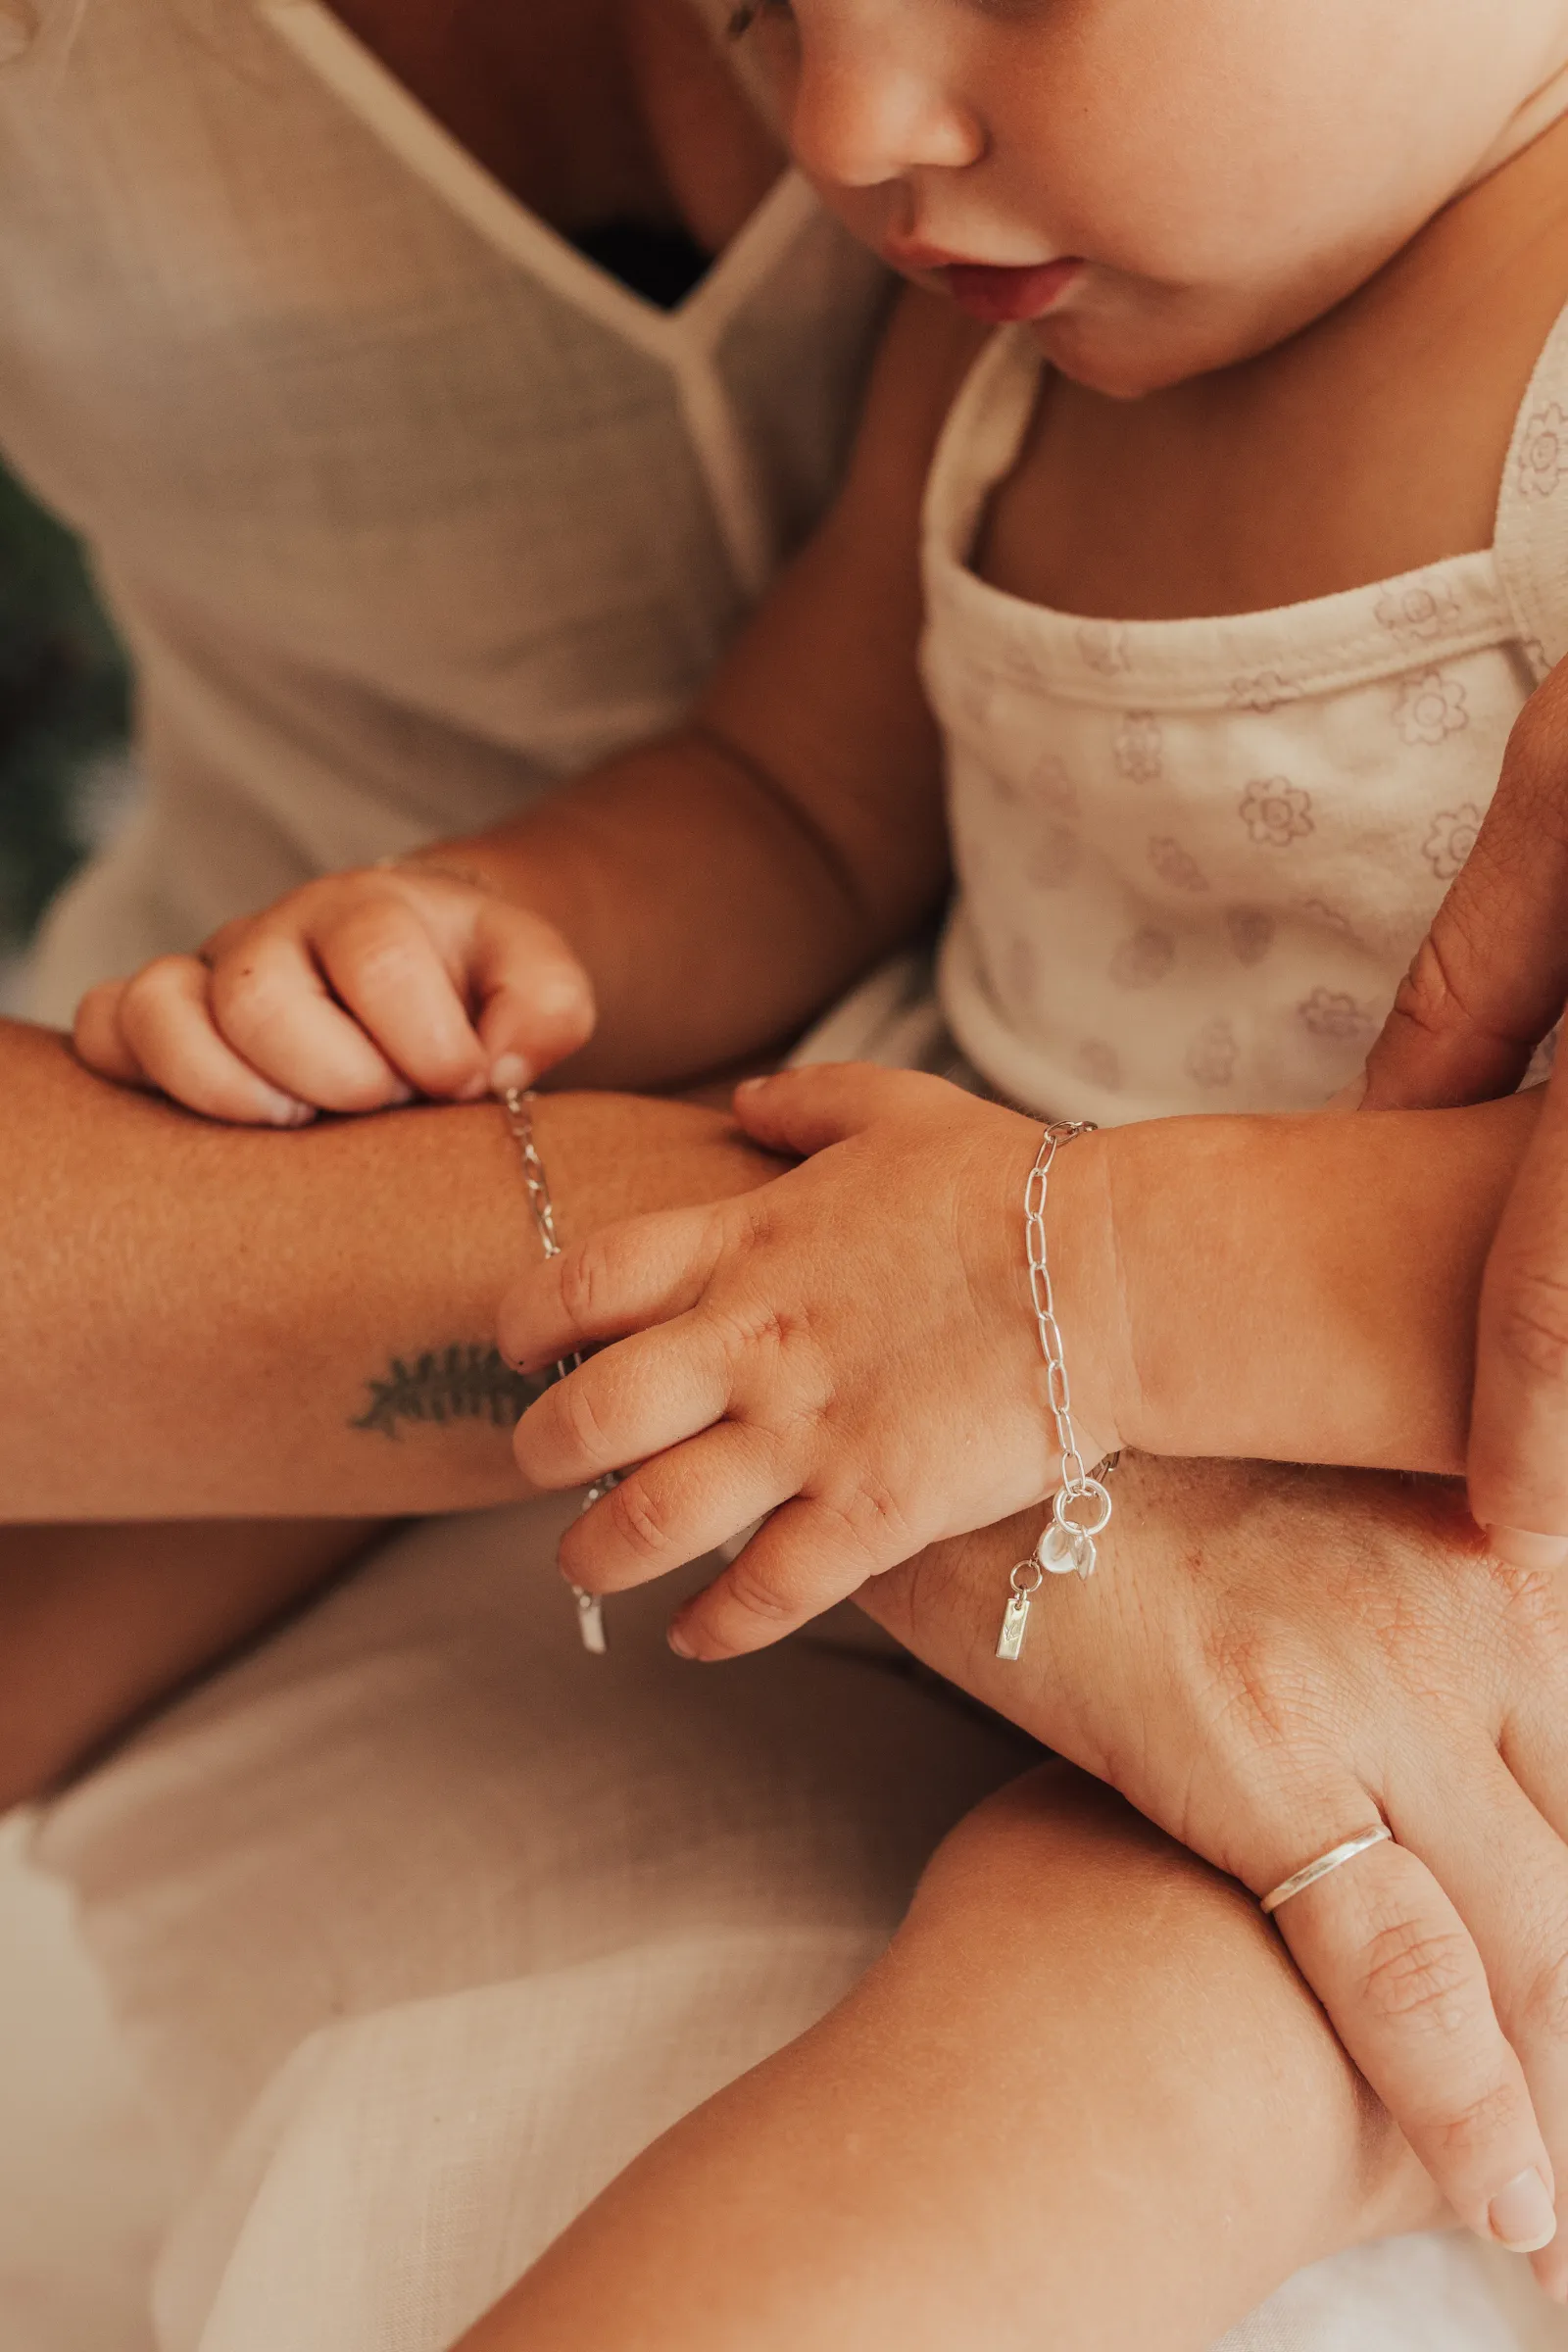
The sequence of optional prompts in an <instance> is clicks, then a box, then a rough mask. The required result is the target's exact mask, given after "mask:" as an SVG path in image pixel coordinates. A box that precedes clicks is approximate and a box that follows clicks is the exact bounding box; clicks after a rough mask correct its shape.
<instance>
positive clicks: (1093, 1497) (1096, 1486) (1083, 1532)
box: [1051, 1478, 1113, 1536]
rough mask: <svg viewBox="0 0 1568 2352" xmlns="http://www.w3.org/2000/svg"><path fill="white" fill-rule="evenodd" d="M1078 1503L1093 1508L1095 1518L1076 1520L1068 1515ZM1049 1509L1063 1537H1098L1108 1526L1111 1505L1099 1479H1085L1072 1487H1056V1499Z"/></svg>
mask: <svg viewBox="0 0 1568 2352" xmlns="http://www.w3.org/2000/svg"><path fill="white" fill-rule="evenodd" d="M1080 1502H1087V1503H1091V1504H1092V1505H1093V1506H1094V1512H1095V1516H1094V1518H1093V1519H1076V1518H1073V1517H1072V1516H1071V1515H1070V1514H1071V1513H1072V1510H1073V1507H1074V1505H1075V1504H1077V1503H1080ZM1051 1508H1052V1515H1053V1516H1054V1519H1055V1522H1056V1525H1057V1526H1058V1527H1059V1528H1060V1529H1061V1531H1062V1534H1063V1535H1069V1536H1098V1535H1103V1532H1104V1530H1105V1529H1106V1528H1107V1527H1108V1526H1109V1525H1110V1514H1111V1510H1112V1508H1113V1505H1112V1503H1111V1499H1110V1496H1109V1495H1107V1494H1106V1492H1105V1490H1104V1488H1103V1486H1102V1485H1101V1483H1100V1481H1099V1479H1098V1478H1086V1479H1084V1480H1082V1481H1081V1482H1080V1483H1079V1484H1078V1485H1076V1486H1073V1487H1058V1488H1057V1489H1056V1499H1055V1501H1054V1503H1053V1504H1052V1506H1051Z"/></svg>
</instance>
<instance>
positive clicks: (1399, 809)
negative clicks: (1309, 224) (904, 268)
mask: <svg viewBox="0 0 1568 2352" xmlns="http://www.w3.org/2000/svg"><path fill="white" fill-rule="evenodd" d="M1042 365H1043V362H1042V360H1041V357H1040V354H1039V351H1038V348H1037V347H1036V346H1035V345H1034V344H1033V343H1032V342H1031V341H1030V339H1029V338H1028V336H1027V334H1025V333H1024V332H1023V331H1022V330H1018V331H1009V332H1006V333H1004V334H1002V335H999V336H998V337H996V338H995V339H994V340H993V341H992V342H991V343H990V344H989V345H988V346H987V348H986V350H985V351H984V352H983V353H982V355H981V358H980V360H979V362H978V363H977V365H976V367H975V369H974V371H973V373H972V374H971V376H970V379H969V382H968V384H967V386H966V387H965V389H964V391H963V393H962V395H961V396H960V398H959V400H958V403H957V405H956V409H955V411H954V414H953V417H952V418H951V420H950V423H949V425H948V429H947V432H946V435H945V437H944V440H943V443H942V447H941V451H940V453H939V456H938V459H937V463H936V466H935V469H934V472H933V477H932V482H931V487H930V493H929V498H928V503H927V520H926V579H927V586H928V624H927V635H926V643H925V675H926V679H927V683H928V686H929V690H930V693H931V696H932V700H933V702H934V704H935V706H936V709H937V711H938V713H939V715H940V716H941V718H942V721H943V725H944V728H945V731H946V734H947V739H948V745H949V761H950V795H951V803H952V814H953V828H954V840H955V852H956V860H957V866H958V871H959V876H960V880H961V892H960V896H959V898H958V901H957V903H956V907H955V910H954V914H953V919H952V923H951V925H950V928H949V932H948V936H947V939H946V942H945V945H944V950H943V955H942V961H941V990H942V1001H943V1005H944V1007H945V1009H946V1012H947V1015H948V1019H949V1021H950V1023H951V1025H952V1028H953V1031H954V1034H955V1035H956V1038H957V1039H958V1041H959V1043H960V1044H961V1045H962V1047H963V1049H964V1051H965V1052H966V1053H967V1054H968V1055H969V1056H970V1058H971V1059H972V1060H973V1061H974V1063H975V1064H976V1066H977V1067H978V1068H979V1069H980V1070H981V1071H982V1072H983V1073H984V1074H985V1076H986V1077H987V1078H988V1079H989V1080H990V1081H991V1083H992V1084H993V1085H995V1086H996V1087H997V1088H998V1089H1000V1091H1001V1092H1003V1093H1004V1094H1005V1095H1006V1096H1008V1097H1009V1098H1010V1099H1011V1100H1013V1101H1014V1102H1017V1103H1027V1104H1030V1105H1032V1106H1034V1107H1036V1108H1039V1109H1042V1110H1046V1109H1050V1110H1052V1111H1054V1113H1055V1114H1056V1115H1058V1116H1062V1117H1067V1116H1071V1117H1074V1118H1093V1119H1098V1120H1100V1121H1101V1122H1102V1123H1103V1124H1105V1125H1113V1124H1116V1123H1117V1122H1119V1121H1122V1120H1126V1119H1135V1118H1153V1117H1159V1116H1162V1115H1164V1114H1166V1113H1170V1112H1175V1111H1186V1110H1296V1109H1307V1108H1311V1107H1312V1106H1313V1105H1315V1104H1317V1103H1321V1102H1323V1101H1325V1100H1326V1098H1327V1097H1328V1096H1329V1095H1331V1094H1333V1093H1334V1092H1335V1091H1336V1090H1337V1089H1338V1088H1339V1087H1340V1086H1342V1085H1343V1084H1344V1083H1345V1081H1346V1080H1347V1079H1348V1077H1350V1076H1351V1075H1352V1073H1353V1072H1354V1071H1355V1070H1356V1069H1357V1068H1359V1066H1360V1063H1361V1061H1362V1059H1363V1057H1364V1055H1365V1053H1366V1049H1367V1047H1368V1046H1369V1045H1370V1043H1371V1041H1372V1039H1373V1038H1374V1037H1375V1036H1376V1034H1377V1032H1378V1030H1379V1028H1380V1027H1381V1026H1382V1023H1383V1019H1384V1016H1385V1014H1386V1013H1387V1011H1388V1008H1389V1005H1390V1004H1391V1003H1392V1001H1393V997H1394V992H1395V990H1396V988H1397V985H1398V982H1399V980H1400V978H1401V977H1402V975H1403V973H1404V971H1405V969H1406V967H1407V965H1408V963H1409V960H1410V957H1411V956H1412V955H1413V953H1414V951H1415V949H1416V947H1417V945H1418V943H1419V942H1420V940H1421V938H1422V935H1423V934H1424V932H1425V930H1426V928H1427V925H1428V923H1429V922H1430V920H1431V917H1432V914H1433V912H1434V910H1435V909H1436V907H1437V906H1438V904H1439V901H1440V900H1441V899H1442V897H1443V894H1444V892H1445V890H1446V887H1447V885H1448V883H1449V882H1450V881H1451V880H1452V878H1453V876H1454V875H1455V874H1456V873H1457V872H1458V871H1459V868H1460V866H1461V865H1462V863H1463V862H1464V859H1465V858H1466V856H1467V855H1468V853H1469V849H1470V846H1471V844H1472V842H1473V841H1474V839H1475V834H1476V829H1477V827H1478V825H1479V824H1480V822H1481V817H1482V813H1483V811H1484V810H1485V809H1486V806H1487V804H1488V802H1489V801H1490V799H1491V797H1492V793H1493V790H1494V788H1495V784H1496V779H1497V773H1498V769H1499V766H1500V763H1501V759H1502V752H1503V747H1504V744H1505V743H1506V740H1507V736H1508V732H1509V729H1510V728H1511V727H1512V725H1513V722H1514V720H1515V719H1516V718H1517V716H1518V714H1519V711H1520V710H1521V708H1522V707H1523V705H1524V703H1525V702H1526V700H1527V699H1528V697H1529V695H1530V694H1531V693H1532V691H1533V690H1534V688H1535V686H1536V684H1537V683H1538V682H1539V680H1540V679H1541V678H1542V677H1543V676H1544V674H1545V671H1546V669H1547V668H1548V667H1549V666H1550V665H1551V663H1552V662H1554V661H1556V660H1557V659H1558V658H1559V657H1560V656H1561V655H1562V654H1563V653H1564V652H1565V651H1568V324H1564V323H1563V322H1559V324H1558V326H1557V328H1556V330H1555V332H1554V333H1553V335H1552V337H1551V339H1550V342H1549V343H1548V345H1547V348H1546V351H1545V353H1544V357H1543V359H1542V362H1541V365H1540V367H1539V368H1538V370H1537V372H1536V376H1535V379H1534V381H1533V382H1532V384H1531V386H1530V389H1529V392H1528V394H1527V396H1526V399H1525V402H1524V406H1523V408H1522V410H1521V412H1520V416H1519V419H1518V424H1517V428H1516V431H1515V434H1514V439H1513V446H1512V449H1511V450H1510V452H1509V457H1508V463H1507V466H1506V468H1505V470H1504V475H1503V480H1502V484H1501V488H1500V493H1499V498H1498V506H1497V527H1496V539H1495V546H1494V548H1493V549H1492V550H1490V551H1489V552H1487V553H1485V554H1482V555H1469V556H1462V557H1458V558H1456V559H1454V560H1452V561H1450V562H1448V563H1445V564H1434V565H1433V566H1432V567H1431V568H1430V569H1428V570H1426V571H1423V572H1419V573H1413V574H1410V575H1408V576H1406V577H1404V578H1400V579H1395V580H1386V581H1382V582H1379V583H1377V584H1376V585H1374V586H1372V587H1369V588H1357V589H1352V590H1350V591H1348V593H1346V594H1344V595H1340V596H1331V597H1325V598H1322V599H1320V600H1318V601H1317V602H1314V603H1311V604H1305V605H1296V606H1292V607H1289V608H1287V609H1285V610H1283V611H1279V612H1272V613H1247V614H1243V615H1240V616H1237V617H1232V618H1226V619H1213V620H1178V621H1156V622H1147V621H1146V622H1138V621H1134V622H1127V623H1120V622H1117V623H1111V622H1106V621H1095V620H1081V619H1078V618H1075V617H1074V616H1072V615H1070V614H1066V613H1053V612H1048V611H1047V610H1045V609H1044V608H1043V607H1040V606H1035V605H1030V604H1026V603H1024V602H1022V601H1020V600H1019V599H1017V598H1015V597H1011V596H1006V595H1004V594H1003V593H1002V592H1001V591H1000V590H998V589H995V588H992V587H990V586H988V585H987V584H986V583H985V582H984V581H982V580H981V579H979V578H978V577H977V576H976V575H975V573H974V572H973V571H971V570H970V569H969V567H968V556H969V550H970V547H971V545H972V543H973V538H974V533H975V528H976V525H977V523H978V520H979V517H980V515H981V513H982V511H983V509H984V506H985V502H986V500H987V497H988V496H989V494H990V492H991V490H992V489H993V488H994V487H995V485H996V483H997V482H998V481H999V480H1001V479H1002V477H1003V476H1004V475H1005V473H1006V472H1007V470H1008V469H1009V467H1010V466H1011V465H1012V463H1013V461H1014V459H1015V457H1016V455H1017V452H1018V448H1019V445H1020V442H1021V439H1022V436H1023V433H1024V430H1025V428H1026V426H1027V424H1028V421H1029V417H1030V415H1031V413H1032V411H1033V408H1034V405H1035V399H1036V395H1037V392H1038V389H1039V382H1040V369H1041V367H1042Z"/></svg>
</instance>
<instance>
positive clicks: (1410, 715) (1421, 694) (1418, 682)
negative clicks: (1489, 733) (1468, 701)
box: [1394, 669, 1470, 744]
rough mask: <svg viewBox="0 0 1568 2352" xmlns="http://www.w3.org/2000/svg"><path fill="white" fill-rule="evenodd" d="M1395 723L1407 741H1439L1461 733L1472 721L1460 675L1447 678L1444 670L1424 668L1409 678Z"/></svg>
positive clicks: (1399, 702) (1395, 714) (1402, 694)
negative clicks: (1466, 707) (1418, 673)
mask: <svg viewBox="0 0 1568 2352" xmlns="http://www.w3.org/2000/svg"><path fill="white" fill-rule="evenodd" d="M1394 723H1395V725H1396V726H1397V728H1398V730H1399V733H1400V734H1401V735H1402V736H1403V737H1404V740H1405V742H1406V743H1426V744H1438V743H1442V742H1443V740H1444V738H1445V737H1446V736H1448V735H1457V734H1458V733H1459V732H1460V730H1461V728H1464V727H1467V726H1468V725H1469V724H1470V713H1469V711H1467V710H1466V709H1465V691H1464V688H1463V686H1461V685H1460V683H1459V680H1458V679H1457V678H1446V677H1445V676H1444V674H1443V672H1442V670H1441V669H1424V670H1422V671H1421V673H1420V675H1419V676H1417V677H1413V678H1406V680H1405V682H1404V689H1403V691H1402V693H1401V694H1400V696H1399V699H1398V702H1397V704H1396V706H1395V711H1394Z"/></svg>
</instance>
